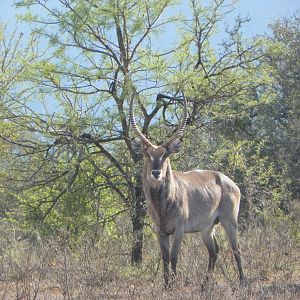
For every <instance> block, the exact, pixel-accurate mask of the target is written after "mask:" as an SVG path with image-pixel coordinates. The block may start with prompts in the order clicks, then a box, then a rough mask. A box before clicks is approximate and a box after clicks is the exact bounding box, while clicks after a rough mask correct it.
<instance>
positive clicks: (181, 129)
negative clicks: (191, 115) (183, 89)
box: [162, 95, 188, 147]
mask: <svg viewBox="0 0 300 300" xmlns="http://www.w3.org/2000/svg"><path fill="white" fill-rule="evenodd" d="M183 103H184V115H183V119H182V121H181V124H180V126H179V128H178V129H177V131H176V132H175V133H174V134H173V135H172V136H171V137H170V138H169V139H168V140H167V141H166V142H164V143H163V144H162V146H164V147H165V146H168V145H170V144H171V143H172V142H174V141H175V140H177V139H179V138H181V137H182V136H183V133H184V130H185V127H186V123H187V120H188V109H187V100H186V98H185V96H184V95H183Z"/></svg>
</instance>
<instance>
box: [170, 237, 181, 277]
mask: <svg viewBox="0 0 300 300" xmlns="http://www.w3.org/2000/svg"><path fill="white" fill-rule="evenodd" d="M182 238H183V233H182V232H175V233H174V240H173V245H172V251H171V266H172V271H173V279H175V277H176V266H177V260H178V254H179V252H180V248H181V242H182Z"/></svg>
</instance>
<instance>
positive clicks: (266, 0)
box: [0, 0, 300, 37]
mask: <svg viewBox="0 0 300 300" xmlns="http://www.w3.org/2000/svg"><path fill="white" fill-rule="evenodd" d="M186 1H187V0H186ZM14 2H15V0H0V22H1V23H2V22H4V23H6V22H8V23H9V25H10V26H13V25H14V23H15V22H16V21H15V18H14V16H15V14H16V13H17V12H18V11H17V10H15V8H14V7H13V3H14ZM206 2H207V1H206ZM297 10H298V11H299V12H300V0H240V1H239V3H238V4H237V10H236V11H235V12H234V13H233V14H232V15H233V16H234V15H235V16H237V15H240V16H241V17H250V18H251V21H250V22H248V23H247V24H245V25H244V27H243V33H244V34H246V35H247V36H249V37H250V36H254V35H256V34H263V33H266V32H268V24H269V23H271V22H272V20H274V19H278V18H281V17H284V16H289V15H291V14H292V13H294V12H295V11H297Z"/></svg>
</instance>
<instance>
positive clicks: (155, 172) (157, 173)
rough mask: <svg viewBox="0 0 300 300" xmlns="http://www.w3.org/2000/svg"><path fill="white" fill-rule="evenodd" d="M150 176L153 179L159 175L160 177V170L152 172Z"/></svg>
mask: <svg viewBox="0 0 300 300" xmlns="http://www.w3.org/2000/svg"><path fill="white" fill-rule="evenodd" d="M152 175H153V176H154V177H155V178H158V177H159V175H160V170H152Z"/></svg>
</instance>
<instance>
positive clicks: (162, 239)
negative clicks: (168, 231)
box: [158, 233, 170, 287]
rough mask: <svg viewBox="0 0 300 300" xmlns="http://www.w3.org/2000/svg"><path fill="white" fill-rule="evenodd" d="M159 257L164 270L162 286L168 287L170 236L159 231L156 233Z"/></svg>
mask: <svg viewBox="0 0 300 300" xmlns="http://www.w3.org/2000/svg"><path fill="white" fill-rule="evenodd" d="M158 240H159V246H160V252H161V257H162V261H163V270H164V286H165V287H169V286H170V282H169V264H170V237H169V236H168V235H165V234H162V233H160V234H159V235H158Z"/></svg>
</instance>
